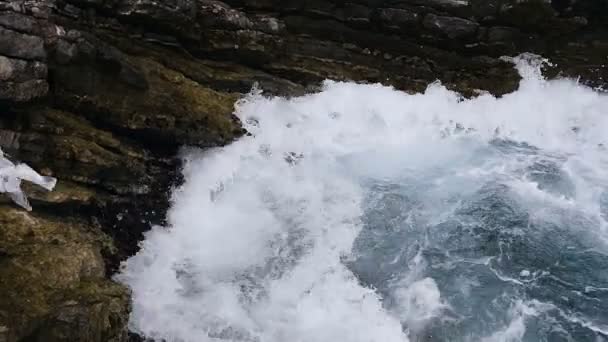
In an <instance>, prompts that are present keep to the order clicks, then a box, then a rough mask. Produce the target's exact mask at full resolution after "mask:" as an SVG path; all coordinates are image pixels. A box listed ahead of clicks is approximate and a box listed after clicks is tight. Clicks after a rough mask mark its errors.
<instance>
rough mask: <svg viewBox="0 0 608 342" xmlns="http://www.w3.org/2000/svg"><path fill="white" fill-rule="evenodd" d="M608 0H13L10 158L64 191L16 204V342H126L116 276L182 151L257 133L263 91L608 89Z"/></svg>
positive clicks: (12, 299)
mask: <svg viewBox="0 0 608 342" xmlns="http://www.w3.org/2000/svg"><path fill="white" fill-rule="evenodd" d="M606 23H608V5H607V3H606V2H605V1H602V0H579V1H570V0H559V1H557V0H554V1H540V0H539V1H534V0H529V1H515V0H483V1H482V0H469V1H465V0H433V1H421V0H400V1H399V0H383V1H379V0H352V1H351V2H346V1H339V0H315V1H299V0H289V1H285V0H281V1H279V0H227V1H224V2H220V1H212V0H179V1H178V0H168V1H149V0H139V1H133V0H4V1H0V148H2V150H4V151H5V152H7V153H9V154H10V155H11V157H12V158H15V159H17V160H20V161H24V162H27V163H28V164H29V165H31V166H32V167H34V168H35V169H37V170H38V171H40V172H41V173H44V174H46V175H51V176H54V177H57V178H58V179H59V184H58V187H57V189H56V191H55V192H52V193H42V192H37V191H36V190H35V189H31V191H29V193H28V195H29V197H30V199H31V200H32V204H33V206H34V210H35V211H34V213H33V214H28V213H24V212H21V211H20V210H18V209H16V208H14V207H12V206H11V205H10V204H8V202H7V203H6V204H3V205H2V206H1V207H0V222H1V227H0V265H1V267H0V341H7V342H12V341H125V340H127V338H128V337H127V328H126V322H127V319H128V311H129V300H128V296H129V295H128V290H127V289H125V288H123V287H122V286H120V285H117V284H115V283H113V282H112V281H111V280H109V279H110V278H109V276H110V275H111V274H112V273H113V272H115V271H116V269H117V268H118V266H119V263H120V261H121V260H124V259H125V258H126V257H128V256H129V255H132V254H133V253H135V252H136V251H137V248H138V247H137V246H138V241H140V240H141V239H142V237H143V232H145V231H146V230H148V229H149V227H150V225H152V224H162V223H163V219H164V216H165V212H166V209H167V207H168V202H169V196H170V194H169V193H170V189H171V187H172V186H174V185H175V184H177V183H178V182H179V176H178V175H179V158H178V157H177V156H178V151H179V148H180V146H198V147H213V146H220V145H224V144H227V143H229V142H231V141H232V140H234V139H235V138H237V137H239V136H240V135H242V134H243V131H242V129H241V126H240V123H239V122H238V121H237V120H236V119H235V118H234V117H233V115H232V110H233V105H234V102H235V101H236V100H237V99H238V98H239V97H240V96H241V95H242V94H243V93H246V92H248V91H249V90H250V89H251V88H252V87H253V86H254V85H256V84H257V85H258V86H259V88H260V89H262V90H263V91H264V92H266V93H268V94H279V95H297V94H302V93H305V92H307V91H311V90H314V89H315V87H317V86H318V85H319V83H320V82H321V81H322V80H324V79H326V78H332V79H337V80H352V81H359V82H382V83H385V84H390V85H393V86H395V87H396V88H398V89H402V90H406V91H420V90H423V89H424V88H425V87H426V85H427V84H429V83H430V82H433V81H435V80H437V79H439V80H440V81H441V82H443V83H444V84H445V85H447V86H448V87H450V88H452V89H457V90H459V91H461V92H462V93H463V94H465V95H472V94H475V93H477V92H478V91H479V90H485V91H490V92H492V93H494V94H496V95H501V94H504V93H508V92H510V91H513V90H514V89H516V88H517V86H518V82H519V76H518V75H517V74H516V72H515V71H514V70H513V68H512V65H511V64H510V63H508V62H505V61H503V60H502V59H501V58H500V57H501V56H503V55H516V54H518V53H520V52H534V53H538V54H541V55H543V56H545V57H548V58H550V59H551V61H552V62H553V63H554V66H553V67H551V68H547V70H546V72H547V74H548V75H549V76H557V75H565V76H569V77H580V80H581V82H585V83H587V84H589V85H591V86H597V87H601V86H604V85H605V83H606V79H607V77H608V67H606V64H607V63H608V60H606V56H608V27H607V26H606V25H607V24H606Z"/></svg>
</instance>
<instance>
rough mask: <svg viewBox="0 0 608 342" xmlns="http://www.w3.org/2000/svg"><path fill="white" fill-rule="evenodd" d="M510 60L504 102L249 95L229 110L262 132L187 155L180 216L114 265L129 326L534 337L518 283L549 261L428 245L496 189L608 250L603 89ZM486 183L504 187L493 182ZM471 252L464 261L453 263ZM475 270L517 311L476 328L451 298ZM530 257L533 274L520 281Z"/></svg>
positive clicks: (250, 333)
mask: <svg viewBox="0 0 608 342" xmlns="http://www.w3.org/2000/svg"><path fill="white" fill-rule="evenodd" d="M532 60H533V59H532ZM515 61H516V62H517V66H518V69H519V70H520V72H521V74H522V76H523V77H524V80H523V81H522V84H521V87H520V90H519V91H517V92H515V93H512V94H509V95H506V96H504V97H502V98H500V99H497V98H495V97H493V96H491V95H487V94H486V95H481V96H479V97H477V98H475V99H470V100H466V99H464V100H463V99H462V98H461V97H460V96H459V95H458V94H456V93H454V92H451V91H449V90H447V89H446V88H444V87H443V86H441V85H440V84H433V85H431V86H429V88H428V89H427V90H426V92H425V93H423V94H416V95H408V94H406V93H403V92H399V91H395V90H394V89H392V88H390V87H385V86H381V85H377V84H376V85H358V84H353V83H341V82H331V81H327V82H325V83H324V86H323V91H321V92H320V93H317V94H312V95H307V96H303V97H299V98H293V99H283V98H264V97H262V96H261V95H259V94H252V95H250V96H249V97H247V98H245V99H243V100H242V101H240V102H239V103H238V104H237V108H236V114H237V115H238V116H239V117H240V118H241V120H242V121H243V122H244V123H245V126H246V128H247V130H248V131H249V132H251V134H252V136H249V137H244V138H242V139H240V140H239V141H237V142H235V143H234V144H232V145H230V146H226V147H224V148H218V149H215V150H212V151H207V152H191V153H189V154H188V155H187V156H186V166H185V169H184V175H185V179H186V182H185V184H184V185H183V186H182V187H181V188H180V189H178V190H177V191H176V192H175V193H174V197H173V199H174V204H173V206H172V208H171V210H170V213H169V216H168V222H169V227H155V228H154V229H152V230H151V231H150V232H149V233H147V234H146V239H145V241H144V242H143V243H142V249H141V251H140V252H139V253H138V254H137V255H136V256H134V257H132V258H131V259H129V260H128V261H127V262H126V263H125V264H124V268H123V270H122V272H121V273H120V274H119V275H118V276H117V279H118V280H120V281H122V282H123V283H125V284H127V285H129V286H130V287H131V288H132V290H133V313H132V316H131V323H130V324H131V325H130V326H131V328H132V329H133V330H134V331H136V332H139V333H141V334H142V335H144V336H146V337H150V338H154V339H158V340H162V339H164V340H167V341H259V342H282V341H302V342H310V341H314V342H332V341H349V342H356V341H378V342H390V341H408V340H410V339H412V340H418V339H420V338H422V337H423V336H425V333H426V331H431V330H432V329H434V327H440V328H441V327H452V326H453V327H454V329H455V330H454V331H455V332H460V333H462V335H461V336H459V337H457V336H454V338H453V340H454V341H460V340H465V341H467V340H468V341H521V340H525V338H526V337H525V336H527V335H526V331H527V330H526V324H527V323H528V321H529V320H530V319H532V318H535V317H540V316H542V315H544V314H545V312H548V311H550V310H549V309H546V307H545V306H542V305H541V304H537V303H536V302H530V301H528V300H524V299H520V298H518V297H517V296H521V293H520V292H518V291H520V288H523V287H524V286H527V285H526V284H528V283H529V281H530V279H537V278H538V279H545V278H546V277H547V276H546V275H545V273H543V271H542V270H534V269H532V267H531V266H529V265H526V266H525V268H523V267H522V268H521V269H517V270H513V272H512V273H513V274H507V271H505V269H502V268H501V269H500V270H497V269H498V267H499V266H501V265H503V264H504V259H503V256H504V254H503V253H502V252H501V254H500V255H498V256H493V255H487V256H481V257H479V256H476V255H470V253H469V254H466V253H464V252H458V251H460V250H462V249H464V250H466V248H467V246H466V244H470V243H472V242H471V241H468V240H462V241H461V242H460V243H461V246H459V248H460V247H462V249H455V250H454V251H457V253H456V254H454V253H453V254H450V255H451V256H450V255H447V256H446V257H451V258H452V259H451V260H450V259H448V260H449V261H441V262H439V263H437V261H434V259H433V258H431V257H429V256H428V255H427V254H429V253H430V251H433V249H432V248H431V247H432V244H433V243H436V242H437V241H439V242H437V243H440V244H443V245H441V246H444V247H442V248H448V247H449V246H451V245H450V244H451V243H452V241H453V239H447V238H446V235H445V234H448V233H449V232H450V230H449V229H448V226H447V225H448V223H449V222H451V221H450V220H453V217H454V216H456V217H459V219H460V220H464V218H462V217H465V216H466V215H470V213H480V212H481V213H483V210H485V209H483V206H482V207H480V208H481V209H479V208H477V207H476V208H477V209H467V207H466V206H465V207H462V205H461V204H462V203H463V202H466V201H469V200H468V199H467V198H475V196H486V195H485V194H486V192H487V193H489V194H490V195H491V196H507V195H504V193H506V192H505V190H502V189H503V188H509V189H511V188H512V189H513V190H509V192H508V196H509V198H511V199H513V201H515V199H517V201H519V202H522V203H523V201H524V200H526V201H529V202H530V203H531V205H532V207H537V208H538V209H539V210H538V211H535V212H534V215H535V216H534V218H535V219H539V220H541V219H542V220H544V219H547V218H551V219H556V220H557V218H556V217H558V216H556V215H554V212H549V211H543V210H542V209H546V208H547V207H551V208H554V207H555V208H558V207H559V208H562V207H563V208H567V210H573V211H576V212H577V213H581V215H583V216H584V217H586V218H587V217H591V218H589V222H591V223H590V224H591V225H592V226H593V227H597V229H595V228H594V229H589V231H588V234H590V237H589V238H588V239H587V240H585V241H594V242H593V243H594V245H593V248H598V249H600V250H602V251H603V253H606V251H608V249H604V248H605V245H602V241H607V240H606V238H607V236H608V235H607V233H606V231H605V230H602V227H603V226H605V224H604V223H603V222H604V221H603V218H602V216H601V210H600V209H601V208H600V204H599V203H600V198H601V197H602V193H603V190H602V189H603V188H608V187H607V186H608V174H607V172H608V171H607V170H608V167H607V166H608V156H607V155H606V153H605V152H604V148H605V147H604V146H605V144H606V141H605V140H606V135H605V131H606V128H608V115H606V114H607V113H606V108H608V98H607V97H606V96H602V95H600V94H598V93H596V92H594V91H592V90H590V89H588V88H585V87H583V86H581V85H579V84H577V83H576V82H574V81H571V80H555V81H545V80H543V79H542V78H541V77H540V72H539V66H540V65H539V64H538V63H536V64H534V63H531V62H530V61H531V59H530V58H529V57H525V58H523V57H522V58H519V59H516V60H515ZM536 151H543V153H542V156H541V155H539V154H538V153H537V152H536ZM541 157H542V160H540V161H539V162H538V163H537V164H538V165H540V166H537V167H536V166H535V165H536V164H534V163H535V162H536V160H535V158H541ZM551 158H553V159H551ZM545 159H549V160H550V162H551V163H554V164H555V165H560V166H559V167H560V168H564V169H565V170H566V171H565V172H566V173H567V174H568V176H569V177H570V178H571V179H572V187H571V188H570V187H568V186H570V185H568V186H566V185H564V187H563V188H562V187H561V185H560V184H561V183H560V184H558V185H560V186H554V185H555V184H554V183H555V182H553V181H552V179H553V178H547V177H545V178H543V177H544V175H545V174H546V172H547V171H546V170H548V169H549V170H550V166H551V165H553V164H550V165H549V166H547V165H545V164H542V163H544V162H545ZM539 163H540V164H539ZM533 166H534V167H536V169H534V171H533V172H532V171H530V172H528V171H525V170H527V168H530V167H533ZM522 170H523V171H522ZM538 170H540V171H538ZM490 180H491V181H500V182H501V184H503V185H501V186H502V187H501V186H497V187H489V188H488V187H484V184H486V183H487V182H488V181H490ZM400 188H404V189H405V191H401V190H399V191H398V190H395V189H400ZM486 188H487V189H486ZM480 189H481V190H480ZM484 189H486V190H484ZM572 189H574V190H572ZM570 190H572V191H570ZM479 191H481V192H479ZM484 191H486V192H484ZM490 195H488V196H490ZM467 196H468V197H467ZM492 198H494V197H492ZM497 198H503V197H497ZM500 201H503V200H502V199H500ZM504 201H506V202H504V203H507V204H504V205H507V206H509V205H511V204H509V203H511V202H509V201H510V199H509V200H506V199H505V200H504ZM470 203H472V204H471V205H476V206H479V205H480V204H479V203H483V202H475V200H471V202H470ZM500 203H503V202H500ZM459 205H461V207H458V206H459ZM500 205H503V204H500ZM509 208H510V207H509ZM467 210H468V211H467ZM509 210H511V209H509ZM555 210H558V209H555ZM564 210H566V209H564ZM463 213H464V214H463ZM505 213H506V214H508V215H512V216H513V218H509V220H510V221H509V222H516V223H517V222H519V221H518V220H519V218H518V216H517V215H516V214H514V213H511V212H509V211H505ZM562 216H563V215H562ZM466 217H469V216H466ZM526 217H528V216H526ZM531 217H532V216H531ZM560 217H561V216H560ZM558 218H559V217H558ZM482 219H484V220H485V219H487V217H486V216H482ZM559 220H561V218H560V219H559ZM463 222H464V221H463ZM522 222H523V221H522ZM543 222H544V221H543ZM560 222H562V221H560ZM585 222H586V221H585ZM597 222H599V223H598V224H597V225H596V224H595V223H597ZM444 226H445V227H446V228H441V227H444ZM421 227H423V228H421ZM437 227H439V228H441V229H439V228H437ZM523 228H525V227H523ZM523 228H522V227H515V228H512V229H511V228H509V229H511V230H510V231H509V234H513V235H512V236H513V238H515V237H516V236H517V234H521V231H522V229H523ZM450 229H461V228H458V226H455V228H450ZM518 232H519V233H518ZM433 234H436V235H433ZM539 234H540V233H539ZM510 236H511V235H510ZM509 238H510V237H509ZM413 241H416V243H413ZM429 241H430V244H429ZM585 243H587V242H585ZM446 246H448V247H446ZM503 247H504V248H506V247H505V246H503ZM503 247H501V248H503ZM437 251H441V249H439V250H437ZM434 253H439V252H434ZM442 253H444V252H442ZM458 253H460V254H458ZM462 253H464V254H462ZM467 253H468V252H467ZM504 257H505V258H506V256H504ZM461 264H466V265H471V266H467V267H470V268H467V269H465V270H464V271H463V272H461V274H457V277H452V276H450V274H451V273H450V272H451V271H450V270H452V269H454V267H456V266H454V265H461ZM509 267H510V266H509ZM482 269H483V270H484V271H483V272H486V271H487V272H486V273H483V274H484V276H485V277H488V279H491V280H492V282H496V283H500V284H503V283H504V284H507V285H508V286H510V287H509V288H506V287H504V288H505V289H506V290H504V291H506V292H505V294H502V295H501V294H500V293H498V294H497V295H496V298H497V299H496V300H497V303H502V302H501V301H500V300H499V299H500V298H503V297H504V296H507V295H508V298H507V297H504V298H507V299H505V300H504V301H505V303H506V304H504V311H505V312H506V311H507V310H510V311H508V312H506V313H505V314H506V316H505V317H503V318H501V319H498V318H497V317H494V318H492V317H490V318H487V317H486V316H483V317H485V318H487V319H496V321H492V322H491V324H490V323H487V324H486V323H484V322H482V321H479V322H475V321H474V322H471V323H470V324H469V323H467V318H466V317H467V316H466V315H474V314H475V315H476V314H477V313H474V312H469V313H468V314H465V312H467V311H466V310H468V309H467V308H464V309H463V308H460V307H457V306H456V304H457V303H458V300H457V299H458V298H461V297H462V296H464V298H474V296H475V295H477V294H478V293H479V291H480V289H483V288H482V286H483V284H485V281H486V280H484V279H483V278H480V277H481V273H480V274H479V277H478V276H477V275H476V274H475V273H472V274H468V273H466V272H468V271H469V270H480V271H479V272H482V271H481V270H482ZM523 269H525V270H526V271H527V272H528V273H526V274H528V276H526V277H523V278H525V279H523V280H518V279H516V278H518V277H520V276H519V275H520V274H522V272H523ZM528 269H530V271H528ZM437 270H444V271H442V272H444V273H437V272H439V271H437ZM475 272H477V271H475ZM503 273H504V274H503ZM442 276H444V277H445V278H446V279H447V280H446V279H441V278H442ZM543 277H545V278H543ZM502 279H514V280H517V281H516V282H508V281H503V280H502ZM452 285H454V286H456V294H454V293H450V292H449V291H448V290H449V289H451V288H452V287H453V286H452ZM507 285H504V286H507ZM600 285H601V284H600ZM500 289H503V287H501V288H500ZM512 289H514V290H513V291H512ZM444 291H446V292H445V295H446V296H444V293H443V292H444ZM497 291H498V290H497ZM501 291H502V290H501ZM458 296H460V297H458ZM471 296H473V297H471ZM501 296H502V297H501ZM450 301H451V302H450ZM464 302H465V303H467V301H466V300H465V301H464ZM518 303H519V304H518ZM530 303H533V304H530ZM509 307H510V308H511V309H508V308H509ZM539 307H542V310H541V309H538V308H539ZM501 310H502V309H501ZM543 310H544V311H543ZM553 311H555V310H553ZM488 317H489V316H488ZM543 317H544V316H543ZM485 318H483V319H485ZM480 319H481V318H480ZM582 321H585V320H582ZM459 322H464V323H462V324H461V323H459ZM585 322H587V321H585ZM465 323H466V324H469V325H466V324H465ZM476 323H479V324H481V325H482V326H481V327H479V324H478V325H476ZM459 324H460V325H459ZM429 329H431V330H429ZM445 329H448V328H445ZM459 329H460V330H459ZM463 329H464V330H466V329H473V330H470V331H462V330H463ZM475 329H477V330H475ZM488 329H493V330H492V331H487V330H488ZM437 331H442V330H441V329H439V330H437ZM448 331H449V330H448ZM437 338H439V339H438V341H441V340H442V339H441V337H437Z"/></svg>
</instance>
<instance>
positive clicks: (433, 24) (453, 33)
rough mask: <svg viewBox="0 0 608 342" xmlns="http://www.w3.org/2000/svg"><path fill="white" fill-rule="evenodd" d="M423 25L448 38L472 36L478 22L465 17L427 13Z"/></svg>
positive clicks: (477, 27)
mask: <svg viewBox="0 0 608 342" xmlns="http://www.w3.org/2000/svg"><path fill="white" fill-rule="evenodd" d="M423 25H424V27H425V28H427V29H429V30H433V31H436V32H439V33H441V34H442V35H444V36H445V37H448V38H450V39H467V38H472V37H474V36H475V34H476V33H477V30H478V29H479V24H477V23H475V22H472V21H470V20H467V19H462V18H456V17H445V16H438V15H434V14H428V15H427V16H426V17H424V21H423Z"/></svg>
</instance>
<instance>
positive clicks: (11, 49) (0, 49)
mask: <svg viewBox="0 0 608 342" xmlns="http://www.w3.org/2000/svg"><path fill="white" fill-rule="evenodd" d="M0 55H4V56H8V57H15V58H20V59H32V60H44V59H45V57H46V51H45V50H44V41H43V40H42V38H40V37H38V36H32V35H28V34H24V33H19V32H16V31H12V30H7V29H4V28H0Z"/></svg>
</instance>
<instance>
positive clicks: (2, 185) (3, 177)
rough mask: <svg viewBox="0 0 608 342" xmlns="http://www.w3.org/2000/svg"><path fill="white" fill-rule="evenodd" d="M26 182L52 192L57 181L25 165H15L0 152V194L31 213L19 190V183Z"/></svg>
mask: <svg viewBox="0 0 608 342" xmlns="http://www.w3.org/2000/svg"><path fill="white" fill-rule="evenodd" d="M22 181H28V182H31V183H33V184H36V185H38V186H40V187H42V188H44V189H45V190H47V191H51V190H53V188H55V184H56V183H57V180H56V179H55V178H53V177H46V176H41V175H40V174H39V173H38V172H36V171H34V170H33V169H32V168H31V167H29V166H28V165H26V164H22V163H19V164H15V163H13V162H12V161H10V160H9V159H7V158H6V156H5V155H4V152H3V151H2V150H0V192H1V193H5V194H7V195H8V196H9V197H10V198H11V199H12V200H13V202H15V203H16V204H18V205H19V206H21V207H22V208H24V209H26V210H28V211H31V210H32V206H31V205H30V203H29V201H28V199H27V197H26V196H25V193H24V192H23V191H22V190H21V182H22Z"/></svg>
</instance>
